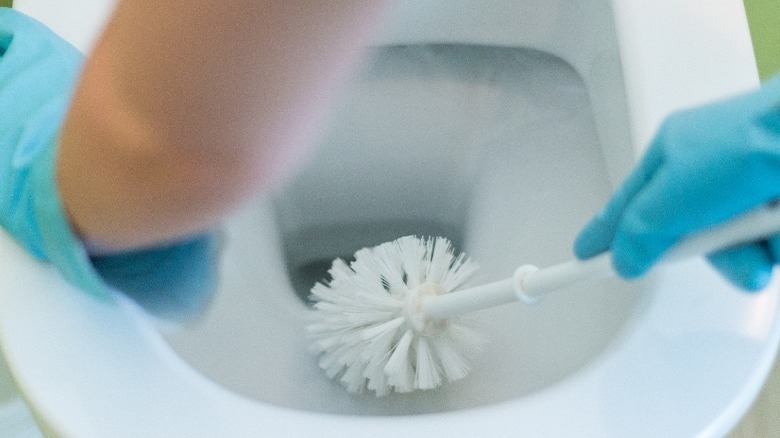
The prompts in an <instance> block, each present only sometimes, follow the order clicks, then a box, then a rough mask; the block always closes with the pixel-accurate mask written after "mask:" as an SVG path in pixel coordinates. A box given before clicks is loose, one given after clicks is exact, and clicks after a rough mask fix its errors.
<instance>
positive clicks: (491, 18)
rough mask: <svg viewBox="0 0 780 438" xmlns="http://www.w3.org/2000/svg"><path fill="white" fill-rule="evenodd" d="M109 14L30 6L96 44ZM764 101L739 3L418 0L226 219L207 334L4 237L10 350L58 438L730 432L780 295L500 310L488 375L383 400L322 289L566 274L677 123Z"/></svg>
mask: <svg viewBox="0 0 780 438" xmlns="http://www.w3.org/2000/svg"><path fill="white" fill-rule="evenodd" d="M92 3H95V4H94V5H93V4H92ZM98 3H99V4H101V5H104V2H99V1H97V0H81V1H80V2H70V3H69V4H71V6H70V8H71V9H69V10H62V7H61V5H59V3H58V2H56V1H54V0H27V1H24V0H16V1H15V4H14V6H15V7H16V8H18V9H20V10H22V11H25V12H28V13H30V14H31V15H33V16H36V17H38V18H39V19H41V20H42V21H44V22H46V23H47V24H49V25H51V26H52V27H53V28H54V29H55V30H57V31H58V32H60V33H61V34H62V35H64V36H66V37H68V38H70V39H72V40H74V41H75V42H76V43H77V44H78V45H79V46H80V47H82V48H85V47H88V46H89V44H90V43H91V41H92V37H93V35H94V32H95V30H96V29H97V28H98V27H99V25H100V23H102V17H103V16H104V15H105V14H106V13H107V12H108V8H106V7H105V5H104V6H101V7H98ZM55 5H59V6H55ZM81 8H84V9H85V10H89V11H92V13H94V11H99V13H95V18H94V20H92V21H94V23H92V24H91V25H88V26H85V24H84V19H83V17H82V14H81ZM76 16H79V17H82V18H78V19H76V18H74V17H76ZM88 21H89V20H88ZM85 29H90V31H89V32H86V31H85ZM757 84H758V79H757V74H756V72H755V64H754V62H753V59H752V50H751V45H750V40H749V34H748V30H747V26H746V23H745V18H744V11H743V9H742V3H741V2H740V1H737V0H718V1H710V2H702V1H693V0H685V1H680V0H677V1H671V0H663V1H657V2H644V1H641V0H637V1H597V2H593V1H590V2H577V1H549V0H527V1H508V0H507V1H501V0H492V1H490V2H485V1H482V2H474V1H454V0H453V1H449V2H436V1H421V0H416V1H411V0H410V1H405V2H401V3H400V5H399V7H398V8H397V9H396V10H395V13H394V16H393V19H392V20H391V21H390V23H389V25H388V26H387V29H386V30H385V31H384V32H383V33H382V35H381V37H380V38H379V39H378V41H377V51H376V56H375V57H374V60H373V61H372V62H371V63H370V64H369V65H367V66H366V67H365V68H364V69H363V71H362V72H361V73H360V74H358V75H357V77H356V78H355V80H354V82H353V85H352V87H351V89H350V91H349V92H348V93H347V96H346V97H345V99H344V102H343V104H342V105H341V109H340V111H338V115H337V116H336V117H334V120H333V123H332V125H331V127H330V129H329V131H328V133H327V135H325V137H324V140H323V144H322V145H321V147H320V148H319V152H318V153H317V155H316V156H315V157H313V158H312V160H311V161H310V162H309V164H308V165H307V166H306V168H304V169H303V170H302V171H301V172H300V174H299V175H298V176H297V177H296V178H295V180H294V181H292V182H291V184H289V185H288V186H287V187H285V188H284V189H283V190H281V191H280V192H279V193H277V194H275V195H274V196H273V197H269V199H263V200H258V201H257V202H256V203H254V204H253V205H250V206H248V207H247V208H246V209H245V210H243V211H242V212H240V213H239V214H237V215H236V216H235V217H234V218H232V219H231V220H230V221H229V222H228V224H227V225H226V227H225V233H224V236H225V242H226V245H225V247H224V254H223V257H222V272H221V288H220V291H219V293H218V294H217V296H216V298H215V300H214V302H213V304H212V306H211V307H210V308H209V310H208V312H207V313H206V314H205V315H204V316H203V317H202V319H201V320H199V321H197V322H195V323H193V324H192V325H191V326H186V327H179V328H175V329H172V330H169V329H170V328H167V329H164V330H162V333H161V330H160V329H159V327H158V326H157V325H156V324H155V323H154V322H152V321H151V320H150V319H148V318H147V317H146V316H145V314H144V313H143V312H142V311H140V310H139V309H138V308H137V307H136V306H135V305H134V304H132V303H130V302H129V301H127V300H126V299H124V298H122V297H121V296H116V297H114V298H112V299H109V300H102V301H101V300H97V299H95V298H92V297H90V296H86V295H85V294H83V293H80V292H79V291H78V290H75V289H74V288H72V287H71V286H69V285H67V284H66V283H64V282H63V280H62V279H61V278H60V277H59V275H58V274H57V273H56V272H54V271H53V270H52V269H51V268H50V267H48V266H45V265H41V264H40V263H37V262H35V261H33V260H32V259H31V258H30V257H29V256H28V255H27V254H25V253H24V251H22V250H21V249H20V248H19V247H17V246H16V245H15V243H14V242H13V241H12V240H11V239H10V238H9V237H8V236H7V235H5V234H3V233H0V260H2V263H0V271H2V273H1V274H0V303H2V305H0V347H2V351H3V355H4V358H5V360H6V362H7V363H8V366H9V369H10V373H11V374H12V375H13V379H14V381H15V383H16V387H17V388H18V392H19V394H21V396H22V397H23V398H24V400H25V401H26V403H27V405H28V406H29V408H30V409H31V411H32V412H33V413H34V415H35V418H36V419H37V421H38V424H39V425H40V427H41V429H42V430H43V431H45V432H46V433H48V434H50V435H52V436H67V437H78V438H81V437H157V436H159V437H178V436H181V437H261V436H262V437H265V436H301V437H311V436H328V437H330V436H332V437H345V436H367V435H370V436H377V437H385V436H386V437H391V436H392V437H397V436H424V435H427V434H434V435H435V436H452V437H472V436H545V437H546V436H594V437H613V436H614V437H624V436H632V437H635V436H681V437H688V436H723V435H725V434H726V433H728V431H729V430H730V429H731V428H732V427H733V426H734V425H735V424H736V422H737V421H738V420H739V418H740V417H741V416H742V414H744V412H745V411H746V410H747V408H748V407H749V405H750V404H751V402H752V401H753V399H754V398H755V396H756V394H757V393H758V391H759V389H760V387H761V385H762V383H763V381H764V379H765V378H766V375H767V373H768V372H769V369H770V366H771V364H772V362H773V360H774V354H775V350H776V348H777V345H778V341H780V338H779V337H780V326H779V325H778V324H777V323H776V319H777V312H778V291H777V287H776V285H775V284H773V285H772V286H770V287H769V288H767V289H766V290H765V291H763V292H762V293H760V294H754V295H747V294H744V293H742V292H740V291H737V290H735V289H734V288H732V287H730V286H729V285H728V284H726V283H725V282H723V281H722V280H721V279H720V278H719V277H718V276H717V274H715V273H714V272H713V271H712V270H711V269H710V268H709V267H708V266H707V265H706V264H705V263H704V262H703V261H701V260H694V261H689V262H685V263H680V264H677V265H674V266H669V267H665V268H663V269H660V270H658V271H656V272H655V273H654V274H652V275H650V276H649V277H648V278H646V279H644V280H642V281H640V282H637V283H632V284H628V283H624V282H621V281H619V280H611V281H607V282H602V283H597V284H591V285H583V286H581V287H577V288H572V289H571V290H566V291H562V292H561V293H559V294H556V295H555V296H551V297H549V298H548V299H546V300H545V301H543V302H542V303H540V304H538V305H536V306H533V307H527V306H524V305H522V304H513V305H508V306H504V307H502V308H497V309H491V310H488V311H483V312H480V313H477V314H475V315H474V321H475V324H477V325H478V326H480V327H481V329H482V331H483V332H484V333H485V335H486V337H487V338H488V339H489V341H490V342H489V344H488V346H487V347H486V351H485V352H484V354H483V355H482V356H481V357H480V358H479V359H478V360H477V361H476V363H475V364H474V371H473V372H472V374H471V375H470V376H468V377H467V378H465V379H463V380H462V381H458V382H455V383H452V384H449V385H445V386H444V387H441V388H438V389H436V390H432V391H421V392H417V393H414V394H409V395H393V396H389V397H385V398H375V397H374V396H373V395H370V394H367V395H352V394H349V393H347V392H346V391H345V390H344V389H343V388H342V387H341V386H339V385H338V384H337V383H335V382H332V381H330V380H328V379H327V378H326V377H325V376H324V374H323V373H322V372H321V371H320V370H319V368H318V367H317V364H316V359H315V358H313V357H312V356H311V355H310V354H309V353H308V352H307V339H306V336H305V333H304V330H303V326H304V324H305V322H306V316H307V313H308V312H309V309H308V307H307V304H306V303H305V299H302V297H301V295H303V294H304V293H305V292H302V291H305V288H306V286H305V285H307V284H310V283H311V281H312V279H313V278H316V274H317V273H318V272H321V270H322V268H323V266H325V264H326V262H327V261H328V260H330V259H332V258H333V257H335V256H346V255H349V253H351V252H352V251H354V250H355V249H358V248H359V247H361V246H364V245H371V244H375V243H380V242H382V241H385V240H389V239H392V238H395V237H400V235H402V234H410V233H418V234H442V235H446V236H447V237H450V238H451V239H453V240H454V241H455V242H456V243H457V245H458V246H459V248H460V249H462V250H464V251H466V252H467V253H468V254H469V255H470V256H472V257H473V258H474V259H475V260H477V261H478V262H479V263H480V264H481V265H482V269H481V274H480V278H479V280H478V281H480V282H482V281H489V280H494V279H497V278H501V277H504V276H507V275H509V273H511V272H512V270H513V269H514V268H515V267H516V266H517V265H519V264H521V263H535V264H539V265H541V266H544V265H548V264H553V263H557V262H561V261H564V260H566V259H568V258H570V257H571V253H570V248H571V243H572V241H573V238H574V236H575V235H576V232H577V231H578V229H579V227H580V226H581V225H582V224H583V223H584V222H585V221H586V220H587V218H588V217H589V216H590V215H592V214H593V213H594V212H595V211H596V210H597V209H598V208H599V207H600V206H601V205H602V204H603V202H604V201H605V200H606V199H607V198H608V196H609V193H610V191H611V189H612V188H613V187H614V186H615V185H616V184H617V183H618V182H619V181H620V180H621V178H622V177H623V176H624V175H625V173H626V172H627V171H628V170H629V168H630V167H631V165H632V163H633V162H634V160H635V158H636V157H637V156H638V155H639V154H640V153H641V150H642V148H643V147H644V145H646V143H647V142H648V140H649V138H650V136H651V135H652V133H653V131H654V129H655V127H656V126H657V125H658V123H659V122H660V120H661V119H662V118H663V117H664V116H665V115H667V114H668V113H669V112H671V111H673V110H674V109H677V108H679V107H681V106H686V105H692V104H696V103H700V102H704V101H707V100H709V99H713V98H717V97H721V96H725V95H728V94H731V93H734V92H738V91H742V90H746V89H749V88H751V87H755V86H757ZM8 399H9V401H8V402H7V403H6V405H7V406H10V407H14V406H17V405H18V402H15V401H13V399H12V397H9V398H8ZM14 403H17V404H14ZM14 412H15V411H14Z"/></svg>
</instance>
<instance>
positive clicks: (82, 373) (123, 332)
mask: <svg viewBox="0 0 780 438" xmlns="http://www.w3.org/2000/svg"><path fill="white" fill-rule="evenodd" d="M498 3H501V2H498ZM505 3H506V4H505V5H504V6H505V7H506V8H512V7H514V6H513V2H510V1H507V2H505ZM558 3H559V2H554V1H551V2H548V3H547V4H548V7H549V8H550V11H552V12H551V13H550V14H549V15H548V16H545V17H543V18H542V19H539V20H538V21H539V26H540V27H539V28H538V29H537V30H538V33H536V34H534V33H531V36H530V37H526V38H527V39H526V40H525V41H523V42H522V43H523V44H524V45H527V46H529V47H535V48H537V49H539V50H544V51H547V52H550V53H554V54H556V55H557V56H560V57H561V58H563V59H566V60H567V61H568V62H570V63H571V64H572V65H573V66H574V67H575V68H576V69H577V71H578V72H580V74H581V75H582V76H583V80H584V81H585V82H586V83H587V84H588V86H589V87H590V90H591V92H592V93H593V95H594V96H603V99H604V100H603V101H600V100H599V99H602V98H599V97H597V98H595V100H594V109H595V110H596V113H597V114H599V117H600V120H602V123H603V124H602V125H600V130H599V134H600V136H601V137H602V141H603V147H604V148H605V150H609V148H617V147H620V146H621V145H620V142H621V141H623V140H626V139H624V138H622V137H621V134H620V133H615V132H612V131H611V129H610V127H609V123H614V122H615V120H616V119H615V118H617V120H618V121H621V120H623V119H626V120H625V123H630V124H631V126H632V131H631V136H632V138H631V139H630V140H631V143H632V144H634V145H643V144H646V143H647V141H648V139H649V138H650V136H651V135H652V132H653V131H654V129H655V126H657V124H658V123H659V121H660V120H661V119H662V118H663V116H664V115H665V114H668V113H669V112H670V111H672V110H674V109H675V108H679V107H681V106H685V105H689V104H692V103H696V102H702V101H705V100H708V99H710V98H713V97H718V96H720V95H724V94H729V93H732V92H737V91H740V90H743V89H746V88H748V87H751V86H755V84H756V83H757V77H756V75H755V72H754V71H753V70H751V69H750V68H748V67H746V68H745V69H740V68H736V67H735V68H731V69H730V70H729V72H728V74H727V76H728V77H724V76H723V75H718V77H717V78H710V77H707V76H706V72H708V71H712V70H713V69H715V68H717V66H718V63H722V62H724V60H727V62H728V63H729V65H733V66H741V65H748V64H750V63H749V62H747V61H746V58H745V57H746V56H747V55H745V54H746V53H748V52H750V50H749V44H750V41H749V36H748V35H747V30H746V26H744V23H740V22H736V23H735V22H734V21H733V17H738V16H739V15H740V14H739V10H737V9H739V8H741V7H742V6H741V2H735V1H731V0H721V1H717V2H710V4H709V5H708V6H707V12H706V13H705V12H702V11H701V5H698V3H697V2H695V1H693V0H689V1H679V0H678V1H672V0H663V1H659V2H652V4H651V3H648V2H643V1H625V2H612V3H611V4H610V3H608V2H605V3H604V4H603V5H602V6H603V7H605V8H606V7H611V8H612V9H613V10H614V11H613V13H614V15H615V23H616V26H617V32H618V34H619V35H620V36H621V38H620V39H619V43H620V45H621V47H620V54H621V59H620V60H617V59H609V57H610V56H612V54H611V53H610V52H608V51H605V52H603V53H601V52H599V51H598V50H596V55H593V54H592V53H590V54H588V53H586V52H587V51H583V52H582V53H580V52H567V50H569V49H567V48H565V47H561V46H560V45H556V44H557V43H556V42H554V41H552V42H550V41H547V40H545V39H544V38H545V37H546V35H544V30H545V28H544V26H543V24H544V23H543V22H544V21H545V20H546V19H549V20H554V19H555V18H556V17H555V14H554V11H556V10H557V8H558ZM40 4H41V3H38V4H36V3H35V2H33V1H24V0H17V1H16V2H15V6H16V7H17V8H19V9H22V10H23V11H25V12H30V13H34V15H39V14H44V11H43V10H41V9H40V8H41V6H40ZM469 5H470V2H465V1H459V2H451V5H450V7H451V8H452V9H451V10H452V11H457V10H459V8H460V9H468V7H469ZM428 7H430V4H429V3H426V2H422V1H407V2H402V5H401V7H400V8H399V11H400V12H399V13H398V14H399V16H404V17H408V16H413V17H416V21H414V22H402V24H401V25H398V26H397V27H392V28H391V30H390V31H388V32H387V33H386V34H385V35H384V36H383V37H382V41H383V43H386V44H404V43H409V44H413V43H416V42H420V41H429V40H432V39H433V40H437V41H446V42H453V43H457V42H464V41H466V42H471V43H484V44H508V45H511V44H519V42H517V41H514V40H512V38H514V36H513V34H512V33H511V28H510V27H509V26H508V25H507V26H503V25H500V24H497V25H496V26H495V27H496V28H497V29H508V30H507V31H506V32H505V33H502V34H498V35H495V34H490V35H487V34H482V33H480V32H479V31H474V30H473V29H480V28H479V27H478V26H471V25H464V23H462V22H457V23H458V25H457V26H454V25H452V22H448V20H457V18H458V17H462V16H463V15H458V14H456V13H454V12H453V14H452V16H451V17H450V16H446V15H440V14H430V13H426V8H428ZM498 9H500V8H498ZM498 9H497V10H498ZM670 11H674V13H672V12H670ZM50 12H51V11H49V13H50ZM57 13H60V12H57ZM500 15H501V14H497V15H496V16H495V17H493V18H492V19H493V20H497V21H499V22H500V21H501V20H502V17H501V16H500ZM670 16H671V17H675V19H677V20H681V22H684V23H688V24H690V23H695V22H696V20H710V21H708V23H710V24H712V23H715V24H714V25H713V26H711V27H714V28H715V29H714V30H713V31H712V32H711V33H710V34H707V35H705V36H703V37H702V36H701V35H699V34H698V33H701V32H702V31H701V28H697V27H696V26H691V25H686V26H681V27H682V29H680V32H682V34H681V35H676V36H675V35H658V31H657V25H658V22H657V21H654V20H664V19H668V17H670ZM53 17H55V16H54V15H53ZM40 18H41V19H42V20H43V21H44V22H47V19H46V17H45V16H41V17H40ZM504 19H508V18H504ZM51 20H55V18H51ZM684 20H689V21H684ZM403 23H406V24H403ZM719 26H720V27H719ZM431 29H449V30H451V33H450V34H448V35H446V36H441V35H431V34H430V33H429V32H431ZM694 29H696V30H695V31H694ZM647 35H653V38H652V39H649V38H647V37H646V36H647ZM702 38H704V39H706V40H707V41H705V42H702V41H701V39H702ZM84 41H86V42H85V43H84V44H87V43H88V41H89V40H88V39H85V40H84ZM681 41H682V42H685V41H690V42H691V44H690V46H695V47H696V50H705V49H704V48H702V47H701V45H702V44H712V45H714V46H717V47H718V52H717V53H719V55H718V56H719V57H718V58H717V59H716V60H713V59H710V58H707V57H706V56H705V57H701V58H695V59H694V60H693V61H692V62H690V63H687V65H686V66H685V68H679V69H678V70H679V71H674V72H671V70H670V67H669V66H668V65H665V66H664V67H663V68H659V67H658V65H657V64H658V60H659V59H664V57H672V58H675V57H684V56H688V55H689V53H690V52H689V51H690V50H691V49H690V47H686V45H685V44H681ZM726 42H727V43H726ZM685 59H688V58H685ZM597 61H599V62H597ZM616 62H619V63H621V65H622V71H623V72H624V73H623V74H624V76H625V78H616V77H614V76H611V75H609V74H605V73H604V72H602V71H600V70H599V68H600V66H601V65H603V63H616ZM708 63H710V64H708ZM724 74H725V73H724ZM623 80H624V81H625V83H624V82H623ZM624 87H625V91H622V90H623V88H624ZM617 89H619V90H617ZM616 90H617V91H616ZM658 90H669V92H666V93H659V92H658ZM623 93H625V99H626V101H627V104H628V106H629V110H630V111H629V113H628V114H623V115H621V114H617V113H614V112H611V111H614V102H611V101H610V99H623ZM607 122H609V123H607ZM637 153H638V152H637ZM613 155H614V156H615V157H617V158H615V159H616V160H617V161H616V162H614V163H611V164H610V166H609V167H610V169H611V172H612V173H613V180H614V181H615V182H617V180H618V179H619V177H620V169H622V168H625V165H626V163H625V162H624V161H621V160H624V158H620V154H613ZM0 272H1V274H0V303H2V305H0V348H2V351H3V355H4V357H5V359H6V361H7V363H8V365H9V368H10V370H11V372H12V374H13V376H14V379H15V380H16V383H17V386H18V388H19V391H20V393H21V394H22V395H23V397H24V398H25V400H26V402H27V404H28V406H29V407H30V408H31V409H32V410H33V412H34V414H35V416H36V418H37V419H38V420H39V423H40V425H41V427H42V428H43V429H44V430H45V431H46V432H48V433H51V434H52V435H54V436H68V437H71V436H72V437H93V436H98V437H100V436H110V437H118V438H121V437H124V436H126V437H138V436H144V437H157V436H160V437H171V436H187V437H201V436H202V437H215V436H220V437H222V436H224V437H255V436H282V435H283V436H301V437H308V436H312V435H313V434H314V433H315V432H316V433H317V434H319V435H322V436H333V437H345V436H364V435H366V434H368V433H370V434H371V435H372V436H377V437H391V436H392V437H397V436H399V435H402V434H403V435H404V436H406V435H408V436H423V434H436V436H452V437H459V436H460V437H470V436H518V435H521V436H594V437H596V436H597V437H610V436H614V437H622V436H722V435H725V434H726V433H727V432H728V431H729V430H730V429H731V428H732V427H733V426H734V425H735V424H736V422H737V421H738V420H739V418H740V417H741V416H742V415H743V414H744V412H745V411H746V410H747V409H748V407H749V405H750V403H751V402H752V400H754V398H755V397H756V395H757V393H758V391H759V390H760V387H761V385H762V383H763V382H764V380H765V378H766V376H767V374H768V373H769V370H770V368H771V365H772V363H773V361H774V358H775V351H776V349H777V347H778V344H779V343H780V324H778V322H777V319H778V318H777V315H778V305H780V303H779V299H778V293H779V292H778V287H777V284H776V283H775V284H773V285H771V286H770V287H769V288H767V290H765V291H763V292H762V293H760V294H756V295H746V294H742V293H740V292H738V291H735V290H733V289H730V288H724V287H723V285H722V283H721V280H720V279H719V278H718V277H717V276H716V275H715V274H714V273H713V272H711V271H710V269H709V268H708V267H706V265H705V264H704V263H703V262H702V261H693V262H687V263H685V264H680V265H675V266H672V267H668V268H664V269H663V270H662V271H660V272H659V273H658V274H657V275H656V276H655V278H652V279H650V280H648V281H653V282H654V286H653V287H654V293H653V294H652V295H648V296H647V297H646V301H645V302H644V303H643V304H642V306H640V309H638V312H639V313H638V314H637V315H636V317H635V318H634V319H633V320H632V324H631V325H630V326H629V327H627V328H626V330H625V332H624V333H623V335H622V337H621V338H620V339H618V340H616V341H614V342H613V344H612V345H611V346H610V348H609V350H608V351H606V352H604V353H603V354H602V355H600V356H599V358H597V359H596V360H595V361H593V362H592V363H590V364H589V365H588V366H586V367H584V368H582V369H581V370H579V371H578V372H577V373H575V374H573V375H571V376H569V377H567V378H566V379H564V380H562V381H560V382H558V383H556V384H554V385H552V386H549V387H547V388H545V389H543V390H541V391H538V392H536V393H533V394H531V395H528V396H525V397H522V398H518V399H515V400H511V401H506V402H502V403H498V404H493V405H490V406H484V407H478V408H471V409H465V410H460V411H456V412H447V413H437V414H426V415H418V416H401V417H360V416H346V415H334V414H322V413H313V412H304V411H300V410H294V409H289V408H283V407H279V406H275V405H271V404H266V403H261V402H257V401H254V400H251V399H249V398H246V397H243V396H240V395H238V394H235V393H233V392H230V391H229V390H226V389H224V388H223V387H221V386H219V385H217V384H215V383H214V382H212V381H210V380H208V379H207V378H205V377H204V376H203V375H201V374H200V373H198V372H196V371H195V370H193V369H192V368H191V367H190V365H188V364H187V363H186V362H184V361H183V360H182V359H181V358H180V357H179V356H178V355H176V354H175V353H174V352H173V351H172V350H171V348H170V347H169V345H168V344H167V343H166V342H165V340H164V339H163V338H162V337H161V335H160V333H159V332H158V331H157V329H156V328H155V325H154V324H153V323H152V322H151V321H150V320H149V319H148V318H147V317H146V316H145V315H144V314H143V313H142V312H141V311H140V310H139V309H137V308H136V307H135V306H134V305H133V304H132V303H130V302H128V301H127V300H125V299H124V298H123V297H121V296H115V297H112V298H111V299H108V300H105V301H99V300H96V299H95V298H93V297H89V296H86V295H84V294H82V293H80V292H79V291H77V290H74V289H73V288H71V287H70V286H68V285H67V284H66V283H64V281H63V280H62V279H61V278H60V276H59V275H58V274H57V273H56V272H54V271H53V270H52V269H51V268H50V267H48V266H46V265H42V264H40V263H38V262H37V261H35V260H33V259H32V258H30V257H29V256H28V255H27V254H26V253H25V252H24V251H23V250H21V249H20V248H19V247H18V246H17V245H16V244H15V243H14V242H13V241H12V239H11V238H10V237H9V236H7V235H6V234H5V233H2V232H0ZM690 282H693V283H692V284H690ZM713 290H714V291H715V292H714V293H713V292H712V291H713ZM681 291H685V293H681Z"/></svg>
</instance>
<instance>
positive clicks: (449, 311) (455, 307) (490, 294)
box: [421, 203, 780, 318]
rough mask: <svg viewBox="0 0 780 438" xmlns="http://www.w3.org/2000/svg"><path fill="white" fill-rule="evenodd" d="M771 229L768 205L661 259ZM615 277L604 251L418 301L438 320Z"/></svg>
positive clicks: (754, 237)
mask: <svg viewBox="0 0 780 438" xmlns="http://www.w3.org/2000/svg"><path fill="white" fill-rule="evenodd" d="M777 233H780V205H779V204H777V203H772V204H770V205H768V206H766V207H761V208H758V209H755V210H752V211H749V212H747V213H745V214H742V215H740V216H738V217H737V218H735V219H732V220H730V221H728V222H725V223H723V224H721V225H718V226H715V227H712V228H709V229H706V230H704V231H701V232H699V233H697V234H694V235H692V236H691V237H688V238H686V239H684V240H683V241H682V242H680V243H679V244H678V245H676V246H674V247H673V248H672V249H670V250H669V251H668V253H667V254H666V255H665V256H664V257H663V259H662V260H661V261H662V262H663V263H667V262H673V261H677V260H682V259H687V258H690V257H695V256H701V255H706V254H710V253H713V252H715V251H718V250H721V249H725V248H730V247H733V246H737V245H740V244H744V243H748V242H754V241H758V240H762V239H764V238H767V237H769V236H771V235H773V234H777ZM615 275H617V274H616V273H615V271H614V269H613V268H612V255H611V253H609V252H606V253H603V254H600V255H598V256H596V257H593V258H590V259H587V260H570V261H568V262H564V263H561V264H558V265H553V266H550V267H547V268H544V269H538V268H536V267H535V266H532V265H524V266H520V267H519V268H517V270H515V273H514V275H513V276H512V278H508V279H505V280H501V281H497V282H494V283H488V284H485V285H482V286H477V287H473V288H469V289H464V290H461V291H456V292H453V293H449V294H444V295H440V296H437V297H434V298H430V299H428V300H426V301H425V302H423V303H422V305H421V310H422V311H423V312H424V313H425V314H427V315H429V316H431V317H434V318H444V317H447V316H452V315H458V314H463V313H468V312H473V311H476V310H481V309H486V308H489V307H494V306H498V305H501V304H507V303H511V302H514V301H518V300H520V301H523V302H525V303H527V304H534V303H536V302H538V301H539V300H540V299H541V297H542V296H544V295H546V294H548V293H551V292H554V291H557V290H560V289H563V288H565V287H568V286H572V285H575V284H578V283H583V282H587V281H592V280H597V279H603V278H607V277H612V276H615Z"/></svg>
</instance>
